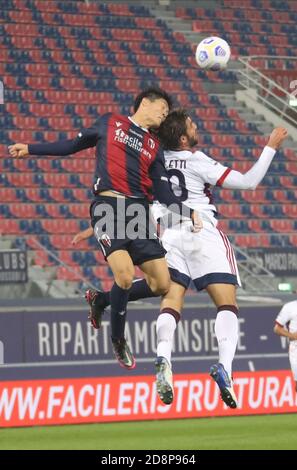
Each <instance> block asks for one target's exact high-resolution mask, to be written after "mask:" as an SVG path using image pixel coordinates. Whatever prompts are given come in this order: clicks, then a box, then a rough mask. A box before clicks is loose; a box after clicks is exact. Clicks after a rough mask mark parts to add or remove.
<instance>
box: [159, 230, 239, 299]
mask: <svg viewBox="0 0 297 470" xmlns="http://www.w3.org/2000/svg"><path fill="white" fill-rule="evenodd" d="M191 225H192V224H191V222H190V221H189V222H186V223H183V224H182V225H179V226H177V228H174V226H173V227H172V228H169V229H166V230H165V232H164V234H163V236H162V243H163V246H164V248H165V250H166V251H167V253H166V260H167V264H168V267H169V271H170V276H171V279H172V280H173V281H175V282H177V283H178V284H181V285H183V286H184V287H186V288H188V287H189V284H190V282H191V280H192V281H193V282H194V284H195V287H196V289H197V290H198V291H200V290H203V289H205V288H206V287H207V286H208V285H209V284H234V285H239V286H240V285H241V283H240V277H239V274H238V268H237V263H236V259H235V255H234V251H233V248H232V246H231V245H230V242H229V240H228V238H227V237H226V235H225V234H224V233H223V232H221V231H220V230H218V229H217V228H216V227H215V226H213V225H212V224H211V223H209V222H205V221H204V222H203V229H202V230H201V231H200V232H199V233H193V232H191Z"/></svg>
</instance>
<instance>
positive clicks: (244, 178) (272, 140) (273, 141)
mask: <svg viewBox="0 0 297 470" xmlns="http://www.w3.org/2000/svg"><path fill="white" fill-rule="evenodd" d="M287 135H288V131H287V130H286V129H285V128H284V127H277V128H275V129H274V130H273V131H272V133H271V135H270V137H269V140H268V143H267V145H266V147H264V149H263V151H262V153H261V155H260V157H259V158H258V160H257V161H256V163H255V164H254V165H253V166H252V167H251V168H250V169H249V170H248V171H247V172H246V173H244V174H242V173H240V172H239V171H235V170H231V171H230V173H229V174H228V175H227V177H226V178H225V180H224V182H223V184H222V187H223V188H226V189H256V187H257V186H258V184H260V183H261V181H262V179H263V178H264V176H265V175H266V173H267V171H268V168H269V166H270V164H271V162H272V160H273V157H274V155H275V153H276V150H277V149H279V147H280V146H281V144H282V143H283V141H284V140H285V139H286V137H287Z"/></svg>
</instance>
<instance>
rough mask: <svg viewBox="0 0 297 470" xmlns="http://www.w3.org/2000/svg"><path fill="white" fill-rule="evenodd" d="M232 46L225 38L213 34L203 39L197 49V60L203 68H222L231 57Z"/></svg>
mask: <svg viewBox="0 0 297 470" xmlns="http://www.w3.org/2000/svg"><path fill="white" fill-rule="evenodd" d="M230 54H231V51H230V47H229V44H228V43H227V42H226V41H224V39H221V38H218V37H215V36H212V37H209V38H206V39H203V40H202V41H201V42H200V43H199V44H198V46H197V49H196V62H197V64H198V65H199V67H201V68H202V69H207V70H222V69H224V68H226V66H227V63H228V61H229V59H230Z"/></svg>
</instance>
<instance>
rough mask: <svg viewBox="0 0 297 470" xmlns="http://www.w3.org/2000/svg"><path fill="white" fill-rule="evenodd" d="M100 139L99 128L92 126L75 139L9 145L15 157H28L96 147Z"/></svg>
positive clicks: (10, 151) (11, 153) (67, 152)
mask: <svg viewBox="0 0 297 470" xmlns="http://www.w3.org/2000/svg"><path fill="white" fill-rule="evenodd" d="M98 139H99V134H98V130H97V129H96V128H90V129H85V130H82V131H81V132H79V133H78V134H77V136H76V137H75V139H70V140H57V141H56V142H50V143H45V144H20V143H19V144H14V145H10V146H9V147H8V150H9V153H10V155H11V156H12V157H13V158H22V157H27V156H28V155H53V156H64V155H71V154H72V153H76V152H80V151H81V150H84V149H87V148H90V147H95V145H96V144H97V141H98Z"/></svg>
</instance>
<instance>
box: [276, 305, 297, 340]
mask: <svg viewBox="0 0 297 470" xmlns="http://www.w3.org/2000/svg"><path fill="white" fill-rule="evenodd" d="M275 321H276V322H277V323H279V324H280V325H281V326H286V324H287V323H289V325H288V326H289V328H288V329H289V331H290V333H296V331H297V300H293V302H288V303H286V304H285V305H284V306H283V308H282V309H281V311H280V312H279V314H278V316H277V318H276V320H275Z"/></svg>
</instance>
